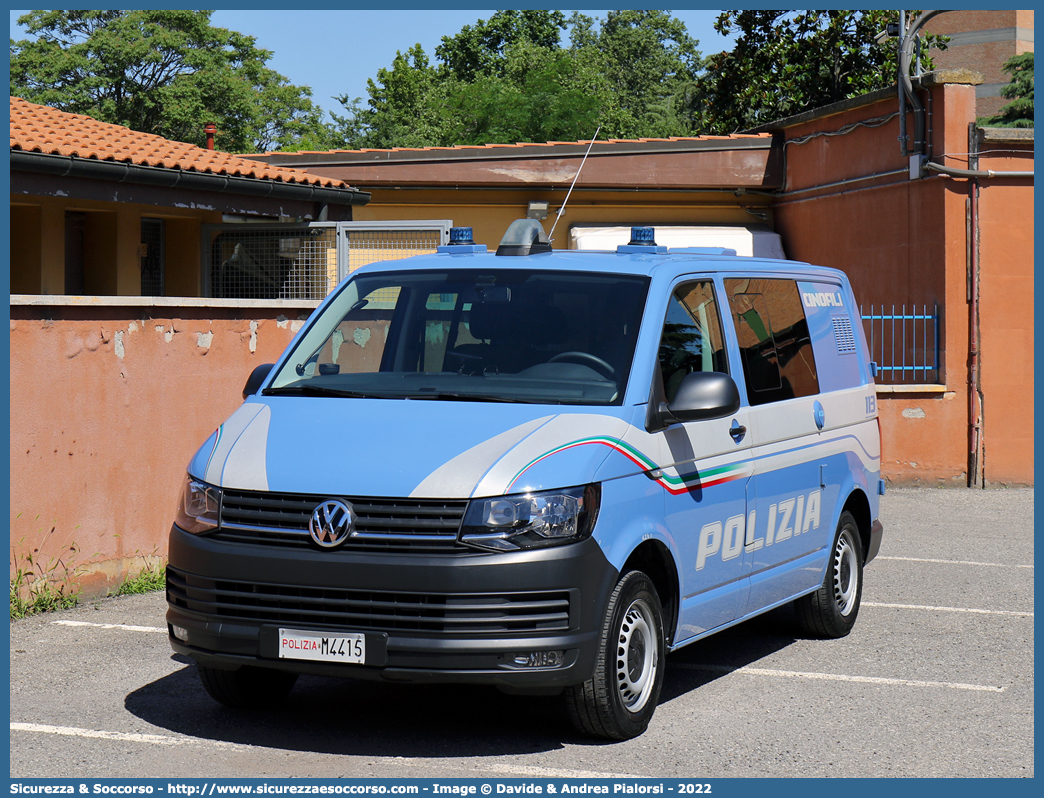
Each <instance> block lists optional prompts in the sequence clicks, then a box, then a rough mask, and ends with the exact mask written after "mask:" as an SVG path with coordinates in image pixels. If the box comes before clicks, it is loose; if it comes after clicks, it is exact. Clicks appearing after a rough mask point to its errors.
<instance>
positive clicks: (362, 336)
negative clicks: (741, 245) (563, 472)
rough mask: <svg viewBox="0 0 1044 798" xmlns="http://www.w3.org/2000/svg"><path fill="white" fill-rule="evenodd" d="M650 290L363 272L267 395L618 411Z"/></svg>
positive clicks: (572, 278)
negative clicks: (543, 405)
mask: <svg viewBox="0 0 1044 798" xmlns="http://www.w3.org/2000/svg"><path fill="white" fill-rule="evenodd" d="M647 288H648V278H645V277H634V276H628V275H609V274H590V273H584V272H558V271H529V270H521V269H504V270H491V271H483V272H479V271H475V270H459V271H443V272H382V273H379V274H371V275H360V276H357V277H355V278H354V279H352V280H351V281H349V282H348V284H347V285H345V287H344V288H343V289H342V290H341V292H340V294H339V295H338V296H337V297H336V298H335V300H334V301H333V302H332V303H331V304H330V305H328V306H327V308H326V310H325V311H324V312H323V314H322V315H321V316H320V317H319V318H318V319H317V320H316V321H315V323H314V324H313V325H311V327H310V328H309V329H308V330H307V332H306V333H305V335H304V336H303V337H302V339H301V340H300V341H299V342H298V344H297V345H296V346H295V348H294V351H293V352H292V353H291V356H290V359H289V360H288V361H287V363H286V364H285V365H284V367H283V368H282V369H281V370H280V372H279V373H278V374H277V375H276V377H275V379H274V380H273V383H272V386H271V387H270V388H268V389H267V390H266V391H265V393H266V394H295V393H300V394H306V395H329V396H338V395H346V396H360V395H361V396H372V397H380V398H396V399H402V398H410V399H422V398H427V399H446V400H474V401H521V402H536V403H552V404H558V403H564V404H619V403H620V401H621V400H622V396H623V392H624V387H625V384H626V380H627V375H628V373H629V371H630V368H631V359H632V357H633V355H634V344H635V339H636V338H637V336H638V326H639V323H640V321H641V313H642V308H643V307H644V305H645V296H646V291H647Z"/></svg>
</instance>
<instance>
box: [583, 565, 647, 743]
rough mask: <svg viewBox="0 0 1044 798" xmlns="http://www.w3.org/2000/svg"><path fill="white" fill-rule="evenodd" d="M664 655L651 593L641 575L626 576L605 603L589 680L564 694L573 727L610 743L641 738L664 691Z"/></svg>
mask: <svg viewBox="0 0 1044 798" xmlns="http://www.w3.org/2000/svg"><path fill="white" fill-rule="evenodd" d="M666 650H667V644H666V640H665V638H664V632H663V608H662V606H661V604H660V597H659V596H658V595H657V593H656V588H655V586H654V585H653V583H652V580H650V579H649V577H648V576H646V575H645V574H643V573H642V572H641V571H629V572H628V573H626V574H624V576H623V577H622V578H621V579H620V581H619V582H617V584H616V588H615V589H614V590H613V593H612V595H611V596H610V597H609V605H608V607H607V608H606V611H605V620H604V621H603V623H602V633H601V636H600V638H599V645H598V659H597V662H596V664H595V672H594V676H593V677H592V678H591V679H589V680H588V681H586V682H584V683H583V684H579V685H576V686H574V687H569V688H567V689H566V691H565V700H566V709H567V710H568V712H569V717H570V720H572V722H573V725H574V726H576V728H577V729H578V730H579V731H581V732H584V733H586V734H590V735H594V736H595V737H602V738H607V739H610V740H629V739H631V738H632V737H637V736H638V735H639V734H641V733H642V732H644V731H645V730H646V728H648V726H649V721H650V720H651V719H652V716H653V712H655V711H656V703H657V701H659V698H660V688H661V687H663V670H664V657H665V654H666Z"/></svg>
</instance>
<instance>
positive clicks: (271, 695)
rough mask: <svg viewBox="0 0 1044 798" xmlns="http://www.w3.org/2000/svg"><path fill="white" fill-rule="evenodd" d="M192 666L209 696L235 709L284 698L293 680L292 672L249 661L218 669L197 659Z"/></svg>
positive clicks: (247, 707) (260, 704) (263, 706)
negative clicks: (197, 661) (207, 665)
mask: <svg viewBox="0 0 1044 798" xmlns="http://www.w3.org/2000/svg"><path fill="white" fill-rule="evenodd" d="M196 670H197V671H199V679H200V681H201V682H203V687H204V688H205V689H206V691H207V692H208V693H209V694H210V697H211V698H213V699H214V700H215V701H217V702H219V703H221V704H224V705H225V706H227V707H234V708H236V709H263V708H266V707H270V706H274V705H275V704H277V703H278V702H280V701H282V700H283V699H284V698H286V696H287V694H288V693H289V692H290V690H291V689H292V688H293V686H294V682H296V681H297V674H296V673H290V672H289V671H277V670H272V669H270V668H254V667H251V666H249V665H244V666H243V667H242V668H240V669H239V670H235V671H222V670H218V669H217V668H208V667H206V666H205V665H200V664H198V663H197V664H196Z"/></svg>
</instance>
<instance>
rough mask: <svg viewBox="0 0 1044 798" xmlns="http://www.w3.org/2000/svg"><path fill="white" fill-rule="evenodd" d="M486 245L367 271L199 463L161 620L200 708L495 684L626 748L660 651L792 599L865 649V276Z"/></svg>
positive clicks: (654, 251) (871, 528) (643, 241)
mask: <svg viewBox="0 0 1044 798" xmlns="http://www.w3.org/2000/svg"><path fill="white" fill-rule="evenodd" d="M470 238H471V235H470V229H469V228H455V229H454V230H453V231H452V235H451V242H452V243H451V244H450V245H448V246H442V247H439V249H438V252H437V254H432V255H422V256H417V257H412V258H408V259H405V260H399V261H392V262H385V263H378V264H372V265H369V266H365V267H363V268H360V269H359V270H357V271H356V272H354V273H353V274H352V275H351V276H350V277H349V278H348V279H347V280H345V281H344V282H343V283H342V284H341V285H340V286H339V287H338V288H337V289H336V290H335V291H334V292H333V293H332V294H331V295H330V296H329V297H327V298H326V299H325V300H324V301H323V303H322V304H321V305H320V306H319V308H318V309H317V310H316V311H315V313H314V314H313V315H312V316H311V318H310V319H309V321H308V322H307V324H306V325H305V326H304V327H303V328H302V329H301V330H300V332H299V333H298V334H297V335H296V337H295V338H294V340H293V342H292V343H291V344H290V346H289V347H288V349H287V350H286V352H285V353H284V354H283V355H282V356H281V358H280V359H279V362H277V363H275V364H274V365H271V366H261V367H258V368H257V369H255V371H254V373H253V374H252V375H251V376H250V379H249V380H248V382H247V387H246V389H245V390H244V398H245V401H244V403H243V405H242V406H241V407H240V408H239V409H238V410H237V411H236V412H235V413H233V414H232V416H231V417H229V419H228V420H227V421H225V422H224V423H223V424H222V425H221V426H220V427H219V428H218V429H217V431H216V432H215V433H214V434H213V435H212V436H211V437H210V439H209V440H207V441H206V443H204V444H203V446H202V448H200V450H199V451H198V452H197V453H196V455H195V456H194V457H193V458H192V460H191V462H190V463H189V465H188V473H187V476H186V480H185V486H184V492H183V495H182V497H181V499H180V503H179V510H178V514H177V518H176V520H175V522H174V525H173V528H172V529H171V533H170V552H169V556H170V560H169V568H168V570H167V601H168V605H169V609H168V612H167V624H168V630H169V634H170V642H171V645H172V646H173V648H174V649H175V651H177V652H180V653H181V654H184V655H187V656H188V657H191V658H192V659H193V660H195V661H196V663H197V666H198V670H199V673H200V676H201V678H202V682H203V685H204V686H205V688H206V689H207V691H208V692H209V693H210V695H211V696H213V697H214V698H215V699H216V700H217V701H220V702H222V703H224V704H227V705H231V706H257V705H263V704H265V703H268V702H271V701H273V700H276V699H278V698H281V697H283V696H284V695H286V694H287V692H288V691H289V690H290V689H291V688H292V686H293V684H294V680H295V679H296V678H297V675H298V674H301V673H307V674H327V675H337V676H345V677H350V678H357V679H383V680H390V681H401V682H415V683H425V682H426V683H438V682H443V683H445V682H456V683H460V682H466V683H476V684H490V685H496V686H498V687H500V688H502V689H503V690H505V691H507V692H515V693H525V692H527V691H529V692H533V693H539V694H548V693H552V692H560V693H562V694H563V696H564V700H565V702H566V704H567V707H568V710H569V713H570V716H571V717H572V719H573V721H574V722H575V724H576V725H577V726H578V728H579V729H581V730H583V731H585V732H587V733H589V734H593V735H597V736H601V737H607V738H613V739H626V738H629V737H634V736H636V735H638V734H641V733H642V732H643V731H644V730H645V728H646V727H647V725H648V723H649V720H650V718H651V716H652V714H653V711H654V710H655V708H656V704H657V700H658V697H659V693H660V687H661V684H662V681H663V675H664V667H665V657H666V655H667V654H668V653H669V652H671V651H674V650H676V649H679V648H681V647H682V646H685V645H688V644H689V643H692V642H694V641H697V640H700V639H702V638H705V637H706V636H708V635H711V634H713V633H715V632H718V631H720V630H723V629H726V628H728V627H730V626H733V625H735V624H737V623H740V622H742V621H744V620H746V619H748V618H751V617H753V616H755V615H758V614H759V613H764V612H766V611H768V610H771V609H773V608H775V607H780V606H782V605H784V604H787V603H790V602H792V603H794V605H795V607H796V617H797V618H798V619H799V622H800V623H801V624H802V625H803V627H804V629H805V631H806V632H807V633H810V634H812V635H816V636H821V637H835V638H836V637H842V636H844V635H846V634H848V632H849V630H850V629H851V628H852V625H853V624H854V623H855V620H856V616H857V614H858V612H859V601H860V593H861V590H862V578H863V567H864V565H866V564H867V563H868V562H870V561H871V560H872V559H873V558H874V556H875V555H876V553H877V551H878V548H879V546H880V543H881V535H882V526H881V523H880V521H879V520H878V505H879V495H880V494H881V493H883V485H884V483H883V482H882V481H881V479H880V470H881V453H880V452H881V450H880V429H879V426H878V421H877V407H876V394H875V389H874V384H873V377H872V372H873V370H874V366H873V364H871V363H870V361H869V356H868V352H867V348H866V344H865V341H864V338H863V333H862V325H861V323H860V319H859V315H858V310H857V305H856V303H855V300H854V298H853V295H852V291H851V288H850V287H849V283H848V280H847V279H846V277H845V275H844V274H843V273H841V272H839V271H835V270H833V269H826V268H820V267H815V266H810V265H808V264H805V263H795V262H790V261H784V260H763V259H755V258H745V257H736V256H735V255H734V254H732V251H731V250H720V249H719V250H713V249H706V248H705V249H680V250H678V249H675V250H670V251H668V250H667V249H666V248H665V247H662V246H657V245H656V244H655V241H654V240H653V229H652V228H635V230H634V239H633V240H632V243H631V244H629V245H624V246H620V247H619V248H618V249H617V251H616V252H611V253H610V252H603V253H591V252H575V251H554V252H553V251H551V247H550V245H549V244H548V243H547V239H546V237H545V236H544V233H543V231H542V230H541V229H540V227H539V223H537V222H533V221H528V220H522V221H519V222H516V223H514V224H513V225H512V227H511V228H510V229H509V231H508V234H507V235H506V236H505V239H504V242H503V243H502V244H501V246H500V247H499V248H498V250H497V252H496V253H492V252H487V251H486V248H485V246H480V245H475V244H474V243H472V242H471V241H470Z"/></svg>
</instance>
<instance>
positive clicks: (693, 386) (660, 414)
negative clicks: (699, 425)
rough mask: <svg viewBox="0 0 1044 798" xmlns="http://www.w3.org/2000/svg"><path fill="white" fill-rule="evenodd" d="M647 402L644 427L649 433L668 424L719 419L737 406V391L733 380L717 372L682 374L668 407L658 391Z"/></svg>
mask: <svg viewBox="0 0 1044 798" xmlns="http://www.w3.org/2000/svg"><path fill="white" fill-rule="evenodd" d="M656 394H660V395H659V396H657V395H656ZM650 399H651V401H650V402H649V413H648V416H647V418H646V425H645V428H646V429H647V430H648V431H649V432H657V431H659V430H663V429H667V427H669V426H670V425H671V424H678V423H680V422H683V421H703V420H705V419H711V418H722V417H724V416H728V415H731V414H732V413H735V412H736V411H737V410H739V407H740V396H739V388H737V387H736V383H735V381H733V379H732V377H730V376H729V375H728V374H722V373H721V372H718V371H694V372H692V373H691V374H686V375H685V378H684V379H683V380H682V381H681V385H679V386H678V391H677V393H675V395H674V401H673V402H671V403H670V404H668V403H667V402H665V401H664V400H663V398H662V393H660V392H659V391H654V392H653V396H652V397H650Z"/></svg>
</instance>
